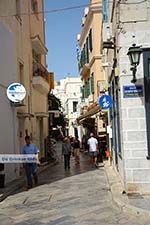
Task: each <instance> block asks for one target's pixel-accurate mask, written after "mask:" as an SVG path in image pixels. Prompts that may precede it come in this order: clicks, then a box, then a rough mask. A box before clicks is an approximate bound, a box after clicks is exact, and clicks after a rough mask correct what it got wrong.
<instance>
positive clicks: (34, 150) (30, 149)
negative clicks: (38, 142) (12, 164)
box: [22, 144, 39, 154]
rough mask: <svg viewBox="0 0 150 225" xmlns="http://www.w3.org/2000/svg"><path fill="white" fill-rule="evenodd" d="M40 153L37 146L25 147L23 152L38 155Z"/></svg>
mask: <svg viewBox="0 0 150 225" xmlns="http://www.w3.org/2000/svg"><path fill="white" fill-rule="evenodd" d="M38 152H39V150H38V149H37V147H36V146H35V144H29V145H25V146H24V147H23V151H22V153H23V154H37V153H38Z"/></svg>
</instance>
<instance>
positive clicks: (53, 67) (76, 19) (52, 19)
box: [45, 0, 89, 81]
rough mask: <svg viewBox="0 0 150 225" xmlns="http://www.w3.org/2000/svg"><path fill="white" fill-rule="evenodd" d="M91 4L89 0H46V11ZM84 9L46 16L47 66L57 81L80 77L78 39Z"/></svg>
mask: <svg viewBox="0 0 150 225" xmlns="http://www.w3.org/2000/svg"><path fill="white" fill-rule="evenodd" d="M87 3H89V0H45V10H53V9H59V8H64V7H72V6H77V5H84V4H87ZM83 12H84V8H80V9H74V10H69V11H62V12H57V13H50V14H45V18H46V46H47V48H48V55H47V64H48V69H49V71H52V72H54V73H55V80H57V81H58V80H60V79H63V78H64V77H66V76H67V75H68V74H70V76H78V67H77V60H76V37H77V34H78V33H80V31H81V19H82V16H83Z"/></svg>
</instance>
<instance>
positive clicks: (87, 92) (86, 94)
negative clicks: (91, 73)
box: [85, 80, 90, 98]
mask: <svg viewBox="0 0 150 225" xmlns="http://www.w3.org/2000/svg"><path fill="white" fill-rule="evenodd" d="M89 95H90V82H89V80H88V81H86V82H85V98H88V97H89Z"/></svg>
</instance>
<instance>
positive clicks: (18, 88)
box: [7, 83, 26, 103]
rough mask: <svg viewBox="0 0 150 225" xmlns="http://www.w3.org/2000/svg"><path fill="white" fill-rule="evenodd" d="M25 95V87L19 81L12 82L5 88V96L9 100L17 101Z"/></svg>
mask: <svg viewBox="0 0 150 225" xmlns="http://www.w3.org/2000/svg"><path fill="white" fill-rule="evenodd" d="M25 96H26V89H25V87H24V86H23V85H22V84H20V83H12V84H10V85H9V86H8V88H7V97H8V99H9V100H10V101H11V102H14V103H19V102H21V101H22V100H23V99H24V98H25Z"/></svg>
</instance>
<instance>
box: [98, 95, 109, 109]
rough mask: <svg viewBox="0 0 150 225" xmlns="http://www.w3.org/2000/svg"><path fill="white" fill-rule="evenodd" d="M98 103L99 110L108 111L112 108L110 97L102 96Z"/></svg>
mask: <svg viewBox="0 0 150 225" xmlns="http://www.w3.org/2000/svg"><path fill="white" fill-rule="evenodd" d="M98 102H99V105H100V107H101V109H109V108H110V107H111V106H112V98H111V96H110V95H102V96H101V97H100V98H99V100H98Z"/></svg>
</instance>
